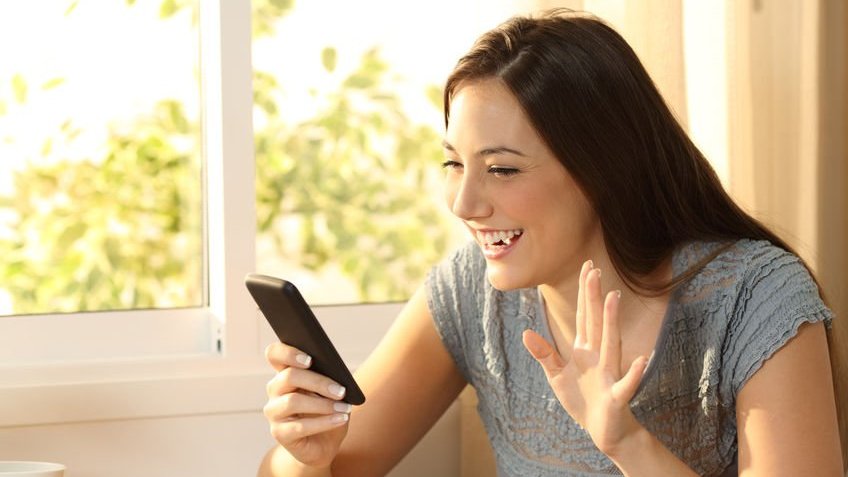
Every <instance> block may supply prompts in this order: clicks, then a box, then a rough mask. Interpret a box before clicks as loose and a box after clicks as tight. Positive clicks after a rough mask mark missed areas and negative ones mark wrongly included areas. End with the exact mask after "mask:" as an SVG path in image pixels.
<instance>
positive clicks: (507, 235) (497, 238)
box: [477, 229, 523, 246]
mask: <svg viewBox="0 0 848 477" xmlns="http://www.w3.org/2000/svg"><path fill="white" fill-rule="evenodd" d="M522 233H523V231H522V230H521V229H515V230H498V231H496V232H477V240H479V241H480V242H481V243H483V245H487V246H490V245H494V244H496V243H498V242H503V243H504V245H509V244H511V243H512V239H514V238H515V237H517V236H519V235H521V234H522Z"/></svg>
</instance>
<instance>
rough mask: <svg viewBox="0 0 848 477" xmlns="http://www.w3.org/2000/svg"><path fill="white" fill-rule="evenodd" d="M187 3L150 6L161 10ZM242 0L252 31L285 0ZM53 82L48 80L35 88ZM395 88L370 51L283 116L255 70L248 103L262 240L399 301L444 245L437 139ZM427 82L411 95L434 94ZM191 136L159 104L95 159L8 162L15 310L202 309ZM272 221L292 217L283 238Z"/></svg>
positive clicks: (7, 252)
mask: <svg viewBox="0 0 848 477" xmlns="http://www.w3.org/2000/svg"><path fill="white" fill-rule="evenodd" d="M77 3H79V2H78V1H74V2H71V3H70V4H69V6H68V7H66V9H65V12H66V15H71V14H72V12H73V11H74V9H75V8H76V6H77ZM135 3H136V1H135V0H126V4H127V5H128V6H130V7H132V6H133V5H134V4H135ZM192 5H194V2H193V1H190V0H162V1H161V3H160V17H161V18H163V19H168V18H171V17H173V16H174V15H175V14H176V13H177V12H179V11H181V10H183V9H186V8H191V6H192ZM252 5H253V9H254V15H253V29H254V37H261V36H264V35H270V34H272V33H273V32H274V29H275V26H276V24H277V22H278V21H279V20H280V18H282V17H283V16H285V15H286V14H287V13H289V12H290V11H291V9H292V8H293V6H294V2H293V0H254V1H253V2H252ZM194 18H195V20H194V21H196V17H194ZM336 56H337V52H336V51H335V50H334V49H332V48H327V49H325V50H324V52H323V54H322V62H323V64H324V67H325V69H326V70H327V72H328V73H329V72H332V71H333V70H334V68H335V64H336V60H337V58H336ZM61 85H62V79H61V78H56V79H54V80H51V81H50V82H48V83H47V84H45V85H43V88H44V89H47V88H57V87H61ZM8 86H9V87H8V88H6V90H7V91H9V94H8V95H3V94H0V115H3V114H8V113H9V111H8V110H9V108H10V106H9V105H10V104H13V103H15V104H17V105H18V106H21V107H25V102H26V100H27V94H28V89H27V84H26V81H25V79H24V78H22V77H20V76H15V77H13V78H12V79H11V80H10V81H9V84H8ZM396 86H397V85H396V84H395V83H394V80H392V79H391V72H390V70H389V67H388V65H387V64H386V63H385V61H383V60H381V59H380V57H379V54H378V52H377V51H376V50H372V51H369V52H368V53H366V54H365V55H364V56H363V57H362V58H361V61H360V65H359V67H358V68H357V69H356V70H355V71H354V72H353V73H352V74H350V75H349V76H348V77H347V78H346V79H345V80H344V81H343V82H342V83H341V84H340V85H339V88H338V90H337V91H334V92H331V93H329V94H328V95H326V97H324V98H322V100H323V104H324V105H325V106H324V107H323V108H322V109H321V110H319V111H318V112H317V113H316V114H315V115H314V116H313V117H311V118H309V119H306V120H304V121H302V122H299V123H295V124H290V123H289V122H287V121H286V118H285V117H284V116H283V115H282V114H280V111H279V109H280V108H279V107H278V105H277V101H276V99H275V98H276V97H277V96H278V94H279V93H280V91H281V86H280V85H279V84H278V83H277V81H276V79H275V78H274V76H273V75H271V74H268V73H264V72H260V71H256V72H254V94H255V107H256V108H257V113H258V114H260V115H263V116H264V119H265V121H262V124H263V125H262V127H260V128H257V130H256V131H255V134H256V161H257V171H258V172H257V210H258V221H259V231H260V234H264V235H265V236H269V237H271V238H273V240H274V242H275V243H277V244H278V249H279V251H280V253H281V254H288V255H289V256H290V257H291V259H292V260H295V261H297V262H299V263H301V264H302V265H303V266H304V267H306V268H308V269H312V270H321V269H322V268H323V267H326V266H328V265H330V264H338V265H339V266H340V267H341V269H342V271H343V272H344V273H345V274H346V275H347V276H348V277H349V278H350V279H351V280H352V281H353V282H354V283H356V284H358V286H359V290H360V293H361V296H362V299H363V300H365V301H372V300H402V299H405V298H407V297H408V296H409V295H410V294H411V292H412V290H413V289H414V287H415V285H416V283H417V282H418V281H420V278H421V277H422V276H423V274H424V272H425V271H426V269H427V268H428V267H429V266H431V265H432V264H433V262H434V261H435V260H437V259H438V257H439V256H440V255H441V253H442V251H443V250H444V248H445V247H446V246H447V237H448V232H447V230H448V227H447V224H446V223H445V219H444V218H443V214H441V213H440V212H439V211H438V210H437V208H436V207H435V206H434V205H432V202H431V201H428V200H424V197H423V195H424V194H425V192H424V190H425V189H426V187H427V186H428V184H432V182H433V181H434V180H436V176H435V175H436V174H438V168H437V167H435V164H437V163H438V161H439V158H440V157H441V150H440V146H439V139H438V135H437V133H436V132H435V131H433V130H432V129H431V128H429V127H425V126H421V125H416V124H413V123H412V121H411V120H410V119H409V118H408V117H407V116H406V115H405V114H404V111H403V109H402V108H401V105H400V98H399V97H398V93H397V88H396ZM0 87H2V85H0ZM432 89H433V90H431V91H427V92H422V94H428V96H429V97H431V98H435V97H438V94H437V91H434V90H436V89H437V88H432ZM7 96H8V98H7ZM78 132H79V131H77V130H76V129H75V128H74V127H73V125H72V123H71V122H67V123H65V124H64V125H63V127H62V129H61V131H58V132H55V133H52V134H49V135H48V137H47V139H45V141H44V147H43V148H42V153H43V154H45V155H47V154H50V153H51V152H54V153H55V151H56V149H57V148H55V146H56V145H57V144H63V143H70V142H72V141H73V140H74V138H75V137H76V135H77V134H78ZM199 137H200V134H199V124H197V122H196V121H194V120H192V119H190V118H187V117H186V114H185V112H184V111H183V109H182V106H181V105H180V104H179V103H178V102H175V101H173V100H167V99H164V100H162V101H161V102H159V103H158V105H157V106H156V109H155V111H153V112H152V113H151V114H150V115H148V116H147V117H142V118H138V119H137V121H136V123H135V124H133V125H132V126H131V127H129V128H125V129H122V130H121V131H112V132H111V135H110V138H109V140H108V144H107V148H106V150H107V152H106V153H105V155H104V156H103V157H91V158H89V159H88V160H76V159H75V160H61V159H60V160H55V161H51V162H49V163H39V162H37V161H36V162H33V163H32V164H31V165H30V166H28V167H27V168H25V169H24V170H21V171H19V172H17V173H16V174H15V177H14V187H13V189H12V190H13V193H12V194H11V195H7V196H0V219H3V218H5V221H6V229H7V231H8V233H7V234H5V235H2V236H0V256H3V260H2V261H0V287H2V288H3V289H5V290H6V291H7V292H8V293H9V294H11V296H12V301H13V305H14V312H15V313H45V312H72V311H85V310H106V309H128V308H147V307H157V308H159V307H171V306H195V305H198V304H200V301H201V300H202V294H203V292H202V271H203V252H202V243H201V242H202V233H201V230H202V224H201V213H200V211H201V210H202V209H201V200H202V198H201V196H200V188H199V187H197V186H196V184H199V183H200V164H199V159H198V158H197V157H196V156H197V154H196V153H195V152H193V151H196V150H198V148H196V147H195V146H196V142H197V141H198V138H199ZM186 145H190V147H186ZM283 221H285V222H286V223H287V224H295V228H294V230H296V231H297V232H296V234H295V235H296V236H291V232H290V231H291V230H292V228H291V226H289V227H283V226H282V225H281V224H282V222H283ZM292 244H294V248H292V247H293V245H292Z"/></svg>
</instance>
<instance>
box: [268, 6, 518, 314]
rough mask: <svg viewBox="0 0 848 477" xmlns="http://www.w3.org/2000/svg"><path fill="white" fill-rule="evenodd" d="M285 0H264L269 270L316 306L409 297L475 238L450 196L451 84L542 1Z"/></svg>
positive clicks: (401, 299)
mask: <svg viewBox="0 0 848 477" xmlns="http://www.w3.org/2000/svg"><path fill="white" fill-rule="evenodd" d="M277 3H279V2H262V1H258V2H254V5H255V6H257V8H255V10H254V21H253V23H254V32H253V68H254V94H255V110H254V128H255V131H254V133H255V136H256V167H257V181H256V189H257V214H258V219H259V225H258V234H257V242H256V249H257V267H258V269H259V270H260V271H262V272H264V273H267V274H270V275H277V276H282V277H285V278H287V279H289V280H290V281H292V282H293V283H295V284H296V285H297V286H298V288H300V290H301V291H302V292H303V294H304V296H305V297H306V299H307V301H309V302H310V303H312V304H313V305H314V304H338V303H361V302H368V303H371V302H386V301H403V300H405V299H406V298H408V297H409V296H410V295H411V293H412V291H413V290H414V289H415V288H416V287H417V286H418V285H419V284H420V283H421V282H422V280H423V278H424V276H425V274H426V272H427V271H428V270H429V268H430V267H431V266H432V265H433V264H435V263H436V262H437V261H438V260H439V259H440V258H442V257H443V256H444V255H445V254H446V253H448V252H449V251H450V250H452V249H453V248H455V247H456V246H458V245H459V244H460V243H462V242H463V241H464V240H466V239H467V233H466V232H465V231H464V230H461V229H460V227H459V224H458V223H457V222H456V221H455V219H454V218H453V217H452V216H451V215H450V213H449V211H448V210H447V208H446V207H445V205H444V201H443V199H442V193H441V178H442V171H441V168H440V166H439V165H440V163H441V162H442V161H443V153H442V150H441V137H442V134H443V131H444V119H443V116H442V87H443V83H444V80H445V78H446V77H447V75H448V74H449V72H450V70H451V69H452V68H453V66H454V64H455V62H456V61H457V60H458V59H459V57H460V55H461V54H462V53H464V52H465V51H466V50H467V49H468V48H469V47H470V46H471V43H472V41H473V40H474V38H475V37H476V36H477V35H478V34H479V33H482V32H483V31H485V30H488V29H489V28H491V27H493V26H495V25H497V24H498V23H500V22H501V21H503V20H504V19H505V18H506V17H507V16H509V15H511V14H514V13H516V11H519V10H521V9H524V10H526V9H529V8H530V7H531V5H528V4H529V3H530V2H526V1H523V2H518V1H514V2H502V3H503V4H497V5H492V4H489V3H487V4H486V5H482V4H481V5H477V4H476V3H475V2H459V3H457V2H451V1H446V0H438V1H434V2H428V3H427V4H426V6H425V5H424V4H421V5H418V6H416V7H415V8H410V5H407V4H404V3H403V2H396V1H391V0H365V1H359V2H347V1H341V0H336V1H330V0H322V1H308V2H305V1H304V2H288V3H286V4H285V8H274V7H273V5H275V4H277ZM377 12H379V13H377Z"/></svg>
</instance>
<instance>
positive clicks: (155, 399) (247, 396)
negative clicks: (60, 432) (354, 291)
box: [0, 304, 401, 428]
mask: <svg viewBox="0 0 848 477" xmlns="http://www.w3.org/2000/svg"><path fill="white" fill-rule="evenodd" d="M400 307H401V305H400V304H384V305H359V306H357V307H356V309H355V311H354V310H353V309H352V308H351V307H322V308H316V310H315V313H316V315H317V316H318V318H319V320H320V321H321V323H322V325H323V326H324V328H325V329H326V331H327V334H328V335H329V336H330V338H331V339H332V340H333V342H334V343H335V346H336V348H337V349H338V350H339V353H340V354H341V355H342V357H343V358H344V360H345V362H347V363H348V365H349V366H350V367H351V368H352V369H355V368H356V367H357V366H358V365H359V364H360V363H361V362H362V361H363V360H364V359H365V358H366V357H367V356H368V354H369V353H370V352H371V350H373V348H374V347H375V346H376V345H377V343H378V342H379V340H380V338H381V337H382V336H383V334H385V331H386V330H387V329H388V327H389V325H390V324H391V322H392V320H393V319H394V317H395V316H396V315H397V312H398V310H399V309H400ZM354 314H355V316H358V317H362V318H361V319H352V318H351V315H354ZM257 319H259V320H261V317H259V318H257ZM262 323H263V324H262V326H260V327H259V332H258V333H257V334H258V336H257V337H256V345H257V346H256V348H255V351H256V352H255V353H253V355H252V356H246V357H245V356H242V357H240V358H238V359H236V358H228V357H226V352H225V356H223V357H221V356H217V355H194V356H182V357H179V358H150V359H144V360H113V361H88V362H77V363H57V364H52V365H46V364H38V365H29V366H4V365H0V375H3V376H4V378H3V380H2V384H0V402H2V403H4V405H3V406H2V407H0V428H2V427H20V426H36V425H48V424H62V423H74V422H90V421H104V420H120V419H143V418H154V417H172V416H185V415H198V414H217V413H234V412H252V411H259V410H261V409H262V406H264V404H265V399H266V397H265V383H266V382H267V381H268V379H270V377H271V375H272V371H271V370H270V367H269V366H268V365H267V364H266V363H265V359H264V356H263V350H264V348H265V346H266V344H267V343H271V342H273V341H274V340H276V337H275V336H274V335H273V333H272V332H271V330H270V328H269V327H268V326H267V325H265V324H264V321H262Z"/></svg>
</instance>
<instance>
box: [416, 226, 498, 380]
mask: <svg viewBox="0 0 848 477" xmlns="http://www.w3.org/2000/svg"><path fill="white" fill-rule="evenodd" d="M485 273H486V270H485V261H484V260H483V258H482V256H481V255H480V253H479V248H478V247H477V246H476V245H474V244H473V243H472V242H470V243H469V244H468V245H466V246H464V247H462V248H460V249H458V250H457V251H456V252H454V253H453V254H452V255H451V256H449V257H448V258H447V259H445V260H444V261H443V262H441V263H440V264H439V265H438V266H436V267H434V268H433V269H432V270H430V273H428V275H427V279H426V282H425V288H426V290H427V306H428V307H429V309H430V314H431V315H432V316H433V321H434V324H435V326H436V330H437V331H438V333H439V336H440V337H441V339H442V343H444V345H445V348H446V349H447V350H448V352H449V353H450V354H451V356H452V357H453V359H454V361H455V362H456V365H457V367H458V368H459V370H460V372H461V373H462V374H463V376H465V379H466V380H469V382H470V370H469V364H468V359H467V354H466V351H467V350H468V344H467V343H466V341H467V340H468V339H469V338H468V336H467V334H468V327H469V325H471V322H472V321H473V320H476V318H477V317H478V316H479V315H480V309H481V307H482V305H481V304H480V303H479V301H480V300H479V297H480V295H481V290H480V287H481V283H480V282H481V280H485V279H486V278H485Z"/></svg>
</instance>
